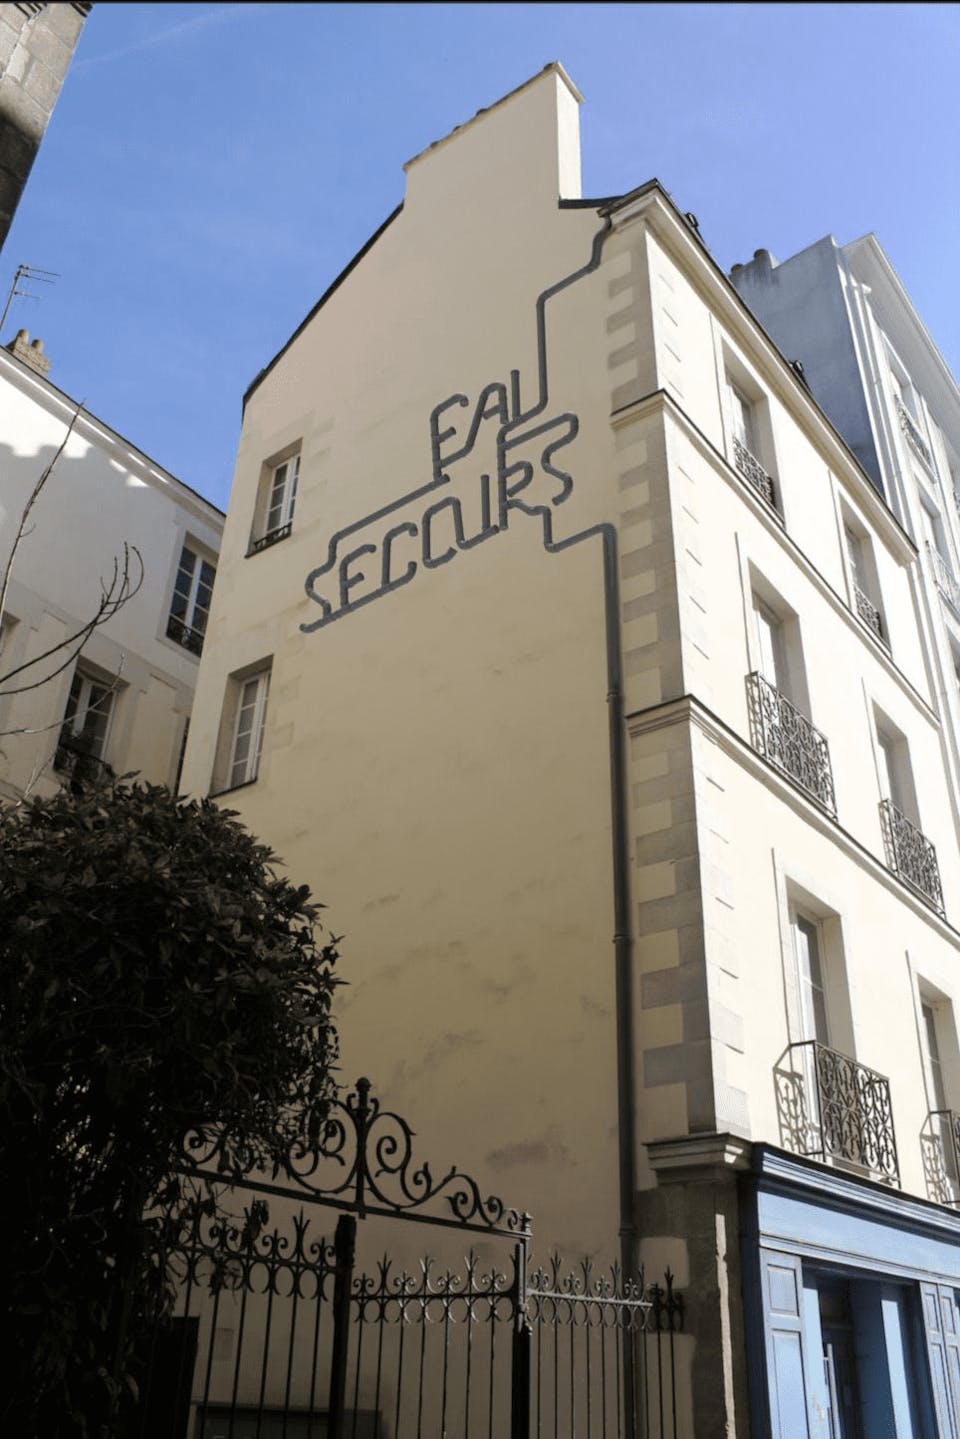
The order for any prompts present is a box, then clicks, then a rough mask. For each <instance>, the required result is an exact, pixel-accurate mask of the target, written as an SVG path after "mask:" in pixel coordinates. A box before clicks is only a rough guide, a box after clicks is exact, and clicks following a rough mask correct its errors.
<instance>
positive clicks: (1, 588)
mask: <svg viewBox="0 0 960 1439" xmlns="http://www.w3.org/2000/svg"><path fill="white" fill-rule="evenodd" d="M82 410H83V406H82V405H78V406H77V408H76V409H75V410H74V412H73V414H72V416H71V418H70V423H69V425H68V426H67V433H66V434H65V435H64V437H63V439H62V441H61V442H60V448H59V449H58V450H57V453H56V454H55V455H54V457H53V459H52V460H51V461H50V463H49V464H48V465H47V467H46V469H45V470H44V472H43V474H42V475H41V476H40V478H39V479H38V480H37V483H36V484H35V485H34V487H33V489H32V490H31V491H30V498H29V499H28V500H27V503H26V504H25V505H24V507H23V513H22V515H21V516H20V524H19V525H18V526H17V533H16V535H15V536H14V540H13V548H12V549H11V551H10V553H9V555H8V556H7V563H6V565H5V566H4V569H3V579H2V580H0V623H2V621H3V612H4V609H5V608H6V603H7V588H8V586H9V584H10V573H11V571H12V569H13V562H14V560H15V559H16V557H17V550H18V549H19V548H20V544H21V541H22V540H23V539H24V535H25V531H26V528H27V520H28V519H29V517H30V511H31V510H32V509H33V507H34V505H35V504H36V503H37V500H38V499H39V498H40V494H41V491H42V490H43V487H44V485H45V484H46V483H47V480H49V478H50V476H51V475H52V474H53V467H54V465H55V464H56V463H57V461H58V460H59V458H60V456H61V455H62V454H63V452H64V450H65V449H66V448H67V441H68V440H69V439H70V436H71V435H72V434H73V427H74V425H75V424H76V423H77V420H78V419H79V418H80V414H81V411H82Z"/></svg>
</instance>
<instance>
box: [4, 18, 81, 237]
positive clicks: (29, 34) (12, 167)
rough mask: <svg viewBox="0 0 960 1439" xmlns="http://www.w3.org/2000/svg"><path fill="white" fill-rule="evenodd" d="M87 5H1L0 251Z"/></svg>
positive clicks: (50, 113)
mask: <svg viewBox="0 0 960 1439" xmlns="http://www.w3.org/2000/svg"><path fill="white" fill-rule="evenodd" d="M92 9H93V6H92V4H82V3H79V0H74V3H73V4H57V5H43V4H16V5H0V246H2V245H3V242H4V240H5V239H6V238H7V231H8V230H9V229H10V226H11V224H12V223H13V217H14V214H15V212H16V208H17V205H18V204H19V201H20V196H21V194H22V192H23V187H24V185H25V184H26V183H27V176H28V175H29V174H30V170H31V169H32V167H33V162H34V160H35V159H36V157H37V151H38V150H39V148H40V142H41V141H42V139H43V136H44V133H45V132H46V128H47V125H48V123H49V120H50V116H51V115H52V114H53V107H54V106H55V105H56V103H57V98H58V96H59V94H60V90H61V87H62V86H63V82H64V79H65V78H66V74H67V70H68V68H69V65H70V61H71V60H72V59H73V52H74V50H75V49H76V45H77V41H78V40H79V39H80V32H81V31H82V29H83V25H84V21H85V20H86V18H87V16H88V15H89V13H90V11H91V10H92Z"/></svg>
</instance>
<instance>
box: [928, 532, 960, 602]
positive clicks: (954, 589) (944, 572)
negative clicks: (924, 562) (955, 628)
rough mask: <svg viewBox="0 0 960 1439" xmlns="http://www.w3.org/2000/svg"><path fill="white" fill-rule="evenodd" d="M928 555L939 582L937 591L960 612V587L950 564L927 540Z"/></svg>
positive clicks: (935, 577)
mask: <svg viewBox="0 0 960 1439" xmlns="http://www.w3.org/2000/svg"><path fill="white" fill-rule="evenodd" d="M927 554H928V555H929V556H930V563H931V564H932V565H933V577H934V579H935V580H936V582H937V589H938V590H939V591H940V593H941V594H942V595H943V596H944V597H945V598H946V599H948V600H949V601H950V603H951V604H952V605H953V608H954V609H955V610H957V611H958V612H960V585H958V584H957V581H956V579H955V577H954V573H953V570H952V569H951V568H950V565H949V562H948V561H947V560H946V559H945V558H944V556H943V555H942V554H941V553H940V551H939V550H938V549H937V547H936V545H932V544H931V543H930V541H929V540H927Z"/></svg>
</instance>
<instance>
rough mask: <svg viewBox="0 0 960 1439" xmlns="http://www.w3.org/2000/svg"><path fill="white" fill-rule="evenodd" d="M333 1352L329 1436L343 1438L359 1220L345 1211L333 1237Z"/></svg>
mask: <svg viewBox="0 0 960 1439" xmlns="http://www.w3.org/2000/svg"><path fill="white" fill-rule="evenodd" d="M333 1250H334V1256H335V1265H336V1268H335V1271H334V1280H333V1353H332V1355H331V1358H330V1400H329V1405H328V1408H329V1417H328V1420H327V1432H328V1436H329V1439H343V1433H344V1422H343V1421H344V1400H345V1397H346V1388H347V1346H348V1344H349V1342H350V1286H351V1282H352V1280H353V1263H354V1259H355V1257H356V1251H357V1221H356V1217H355V1216H354V1215H353V1214H341V1216H340V1218H339V1219H338V1220H337V1232H336V1234H335V1235H334V1239H333Z"/></svg>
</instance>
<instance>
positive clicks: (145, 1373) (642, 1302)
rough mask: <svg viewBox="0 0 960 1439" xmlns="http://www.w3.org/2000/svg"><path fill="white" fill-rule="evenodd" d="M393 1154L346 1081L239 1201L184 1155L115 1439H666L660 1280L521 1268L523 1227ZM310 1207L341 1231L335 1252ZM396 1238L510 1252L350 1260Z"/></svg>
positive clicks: (666, 1315) (234, 1190)
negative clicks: (171, 1286)
mask: <svg viewBox="0 0 960 1439" xmlns="http://www.w3.org/2000/svg"><path fill="white" fill-rule="evenodd" d="M412 1139H413V1135H412V1131H411V1130H410V1128H409V1126H408V1125H407V1124H406V1123H405V1121H404V1120H402V1119H401V1118H400V1117H399V1116H397V1115H396V1114H393V1113H391V1112H388V1111H384V1110H381V1109H380V1107H379V1105H378V1104H377V1101H376V1100H375V1099H374V1098H373V1097H372V1096H371V1095H370V1090H369V1084H368V1083H367V1081H365V1080H362V1081H360V1083H359V1084H358V1086H357V1090H356V1092H355V1093H354V1094H352V1095H350V1096H349V1097H348V1098H347V1099H346V1101H345V1102H344V1103H343V1104H338V1105H336V1106H335V1107H334V1109H333V1110H332V1111H331V1113H330V1115H329V1116H328V1117H327V1118H326V1120H325V1121H324V1123H323V1126H322V1128H321V1131H320V1133H319V1135H318V1136H317V1137H316V1139H315V1140H314V1141H306V1140H305V1141H303V1142H302V1143H298V1144H295V1145H293V1146H292V1147H291V1150H290V1153H289V1155H288V1158H287V1162H286V1163H285V1164H284V1165H281V1166H278V1167H277V1169H276V1171H274V1172H273V1173H272V1174H258V1173H254V1172H251V1173H250V1174H246V1175H244V1176H243V1178H242V1183H240V1184H239V1185H237V1184H225V1183H224V1182H223V1175H222V1174H221V1173H219V1172H218V1164H219V1162H220V1160H221V1155H220V1149H219V1144H218V1140H217V1136H216V1134H215V1133H212V1132H211V1133H194V1134H193V1135H191V1136H189V1137H188V1140H187V1143H186V1148H185V1155H186V1157H187V1166H186V1171H185V1172H186V1173H187V1174H188V1175H189V1176H190V1178H191V1181H192V1183H193V1185H194V1193H195V1201H194V1202H192V1203H191V1204H189V1205H188V1206H187V1207H186V1208H185V1209H184V1211H183V1214H182V1216H181V1221H180V1223H179V1225H178V1227H177V1231H176V1233H175V1235H174V1236H173V1239H172V1242H171V1244H170V1247H169V1249H168V1251H167V1252H166V1253H165V1254H164V1256H163V1263H164V1264H165V1265H166V1267H167V1272H168V1274H169V1275H170V1276H171V1278H172V1279H173V1280H174V1282H175V1284H176V1288H177V1295H178V1298H177V1306H176V1310H175V1314H174V1318H173V1320H172V1321H171V1322H169V1323H168V1324H167V1325H166V1327H165V1328H162V1329H161V1330H158V1331H156V1332H155V1333H154V1334H152V1335H150V1336H144V1337H143V1340H142V1342H141V1346H140V1373H139V1375H138V1376H137V1378H138V1383H139V1388H140V1392H141V1395H142V1400H141V1403H140V1408H139V1410H138V1412H137V1415H136V1416H135V1419H134V1422H133V1423H131V1425H129V1426H128V1429H127V1431H125V1432H127V1433H129V1434H130V1436H131V1439H186V1435H187V1433H188V1427H189V1425H190V1424H192V1426H193V1427H192V1428H190V1429H189V1432H190V1435H191V1439H281V1436H286V1439H407V1436H409V1439H454V1436H458V1439H480V1436H485V1439H506V1436H510V1439H530V1436H532V1435H534V1434H536V1435H541V1434H547V1433H549V1434H551V1435H554V1436H556V1439H575V1436H576V1435H584V1434H589V1435H591V1436H596V1439H605V1436H610V1439H614V1436H623V1439H676V1435H677V1402H676V1400H677V1395H676V1388H677V1386H676V1379H675V1354H674V1345H675V1335H676V1333H677V1332H678V1331H679V1330H680V1328H681V1325H682V1317H683V1303H682V1298H681V1296H679V1295H678V1294H677V1293H676V1291H675V1290H674V1288H673V1281H672V1278H671V1276H670V1275H669V1273H668V1274H667V1275H666V1276H665V1280H664V1284H663V1285H662V1286H657V1285H651V1286H647V1285H645V1284H644V1282H643V1279H642V1276H641V1277H640V1278H638V1280H637V1282H635V1283H634V1282H631V1281H629V1280H625V1279H624V1277H623V1276H622V1274H621V1273H620V1271H619V1269H618V1268H617V1267H616V1266H614V1267H613V1268H611V1269H610V1270H609V1271H607V1272H601V1271H600V1270H599V1269H598V1268H595V1267H594V1266H593V1265H592V1264H591V1263H590V1262H588V1261H584V1262H583V1263H582V1264H581V1265H580V1266H579V1267H577V1268H576V1269H575V1270H573V1271H568V1270H567V1269H566V1268H565V1267H564V1265H563V1263H562V1261H561V1260H559V1259H555V1260H553V1261H552V1262H551V1264H550V1265H549V1266H547V1267H546V1268H541V1269H535V1268H533V1267H532V1265H531V1264H530V1260H529V1245H530V1239H531V1233H530V1217H529V1215H527V1214H525V1213H523V1212H522V1211H520V1210H518V1209H515V1208H511V1207H509V1206H507V1205H505V1204H504V1203H503V1202H502V1201H501V1200H500V1199H498V1198H496V1197H495V1196H489V1197H485V1196H483V1195H482V1194H481V1191H480V1189H479V1188H478V1186H477V1185H476V1183H475V1181H474V1180H473V1179H472V1178H471V1177H470V1176H469V1175H466V1174H464V1173H463V1172H462V1171H460V1170H457V1169H455V1168H452V1169H449V1170H447V1171H446V1172H445V1173H443V1174H442V1176H440V1177H439V1178H434V1176H433V1174H432V1173H431V1171H430V1168H429V1166H428V1165H427V1164H417V1163H415V1161H414V1158H413V1145H412ZM214 1196H217V1198H218V1202H217V1203H215V1204H214V1203H211V1202H210V1201H211V1199H212V1198H213V1197H214ZM294 1201H297V1202H294ZM268 1203H269V1208H268ZM225 1206H226V1207H229V1208H231V1209H232V1210H233V1215H232V1217H229V1216H227V1217H225V1215H224V1209H225ZM324 1207H332V1208H334V1209H339V1210H340V1211H341V1213H340V1216H339V1219H338V1221H337V1224H336V1232H335V1234H334V1235H333V1237H332V1239H331V1238H330V1237H329V1235H328V1234H326V1233H325V1232H323V1219H322V1217H321V1216H322V1215H323V1212H324ZM397 1218H402V1219H415V1220H417V1221H418V1222H425V1223H428V1224H433V1225H434V1226H437V1228H436V1229H435V1230H434V1233H435V1234H436V1236H437V1240H438V1243H440V1244H441V1245H443V1244H444V1242H445V1239H446V1241H447V1242H448V1241H449V1239H450V1238H451V1237H453V1239H454V1241H455V1242H458V1241H459V1238H460V1237H461V1236H462V1235H463V1233H464V1232H465V1231H466V1232H467V1233H469V1234H471V1235H472V1236H474V1238H475V1239H476V1241H477V1242H478V1243H479V1244H480V1245H481V1247H482V1248H483V1249H485V1250H489V1249H490V1247H491V1244H492V1243H493V1244H494V1248H495V1249H496V1247H497V1246H496V1244H495V1243H494V1242H495V1241H498V1240H501V1241H502V1240H505V1241H507V1245H506V1248H505V1250H503V1251H501V1252H502V1258H500V1259H498V1258H496V1256H494V1257H493V1258H490V1257H481V1255H480V1253H479V1252H478V1251H477V1250H472V1251H471V1252H470V1253H469V1254H468V1255H467V1257H466V1259H465V1260H463V1262H462V1263H454V1264H446V1263H442V1262H440V1261H439V1260H437V1259H432V1260H431V1259H423V1260H421V1261H419V1262H413V1263H410V1262H402V1261H399V1260H398V1259H397V1258H396V1256H395V1255H391V1254H383V1255H382V1256H381V1257H380V1258H379V1259H376V1260H373V1261H371V1260H370V1259H369V1258H368V1259H367V1260H366V1261H364V1262H360V1261H358V1257H357V1245H358V1238H360V1239H362V1238H363V1236H364V1232H365V1226H364V1225H363V1222H362V1221H363V1219H368V1220H370V1221H371V1223H372V1226H373V1228H374V1229H377V1228H378V1227H379V1229H380V1231H381V1233H382V1232H383V1230H384V1228H391V1226H390V1225H389V1224H387V1225H385V1224H384V1223H383V1221H390V1220H394V1219H397ZM358 1219H359V1220H360V1221H361V1223H360V1225H359V1227H358ZM396 1232H397V1231H396V1230H393V1233H396ZM447 1247H448V1248H449V1242H448V1243H447Z"/></svg>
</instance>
